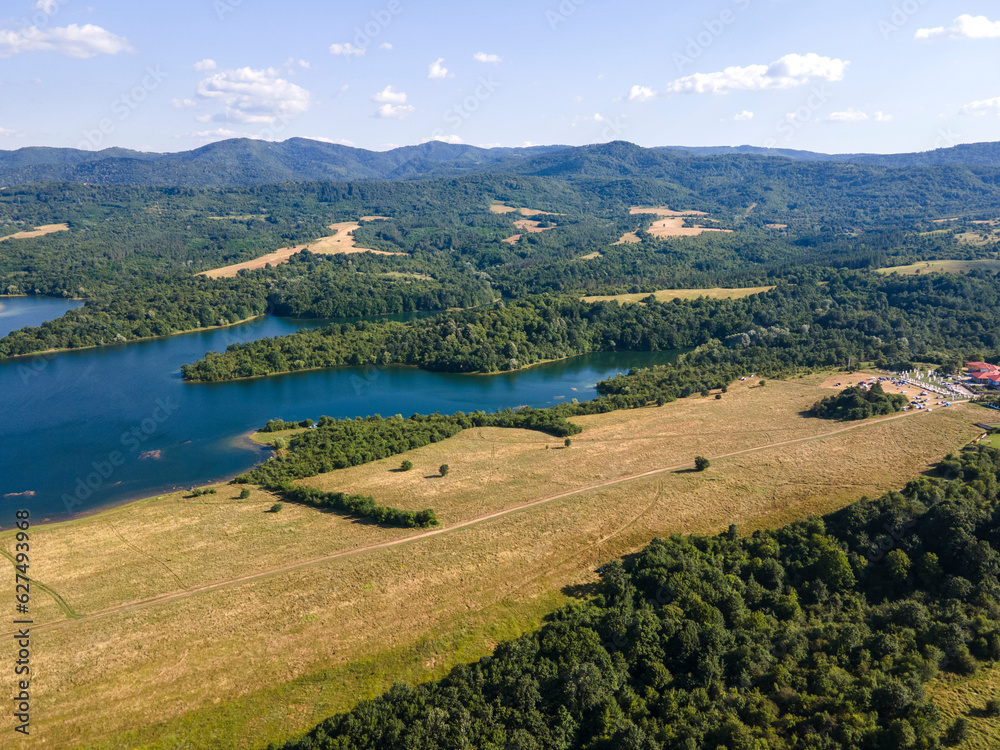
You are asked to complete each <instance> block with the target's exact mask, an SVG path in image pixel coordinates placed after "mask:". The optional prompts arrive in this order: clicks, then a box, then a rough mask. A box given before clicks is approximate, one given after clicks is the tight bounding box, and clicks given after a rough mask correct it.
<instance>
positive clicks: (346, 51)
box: [330, 42, 368, 57]
mask: <svg viewBox="0 0 1000 750" xmlns="http://www.w3.org/2000/svg"><path fill="white" fill-rule="evenodd" d="M367 51H368V50H367V48H365V47H355V46H354V45H353V44H351V43H350V42H348V43H347V44H331V45H330V54H331V55H343V56H344V57H361V56H362V55H364V54H365V52H367Z"/></svg>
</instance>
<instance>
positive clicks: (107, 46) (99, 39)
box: [0, 23, 135, 58]
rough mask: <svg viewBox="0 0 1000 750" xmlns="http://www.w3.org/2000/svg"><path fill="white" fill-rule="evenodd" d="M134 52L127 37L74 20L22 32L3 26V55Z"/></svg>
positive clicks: (0, 41) (0, 35)
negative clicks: (79, 23) (78, 24)
mask: <svg viewBox="0 0 1000 750" xmlns="http://www.w3.org/2000/svg"><path fill="white" fill-rule="evenodd" d="M134 51H135V50H133V49H132V45H131V44H129V41H128V39H126V38H125V37H121V36H116V35H115V34H112V33H111V32H110V31H108V30H107V29H102V28H101V27H100V26H94V25H92V24H86V25H85V26H77V25H76V24H75V23H74V24H70V25H69V26H62V27H57V28H51V29H39V28H38V27H36V26H30V27H28V28H25V29H22V30H20V31H11V30H9V29H0V57H13V56H14V55H16V54H18V53H21V52H59V53H62V54H64V55H67V56H69V57H79V58H87V57H96V56H97V55H117V54H118V53H119V52H134Z"/></svg>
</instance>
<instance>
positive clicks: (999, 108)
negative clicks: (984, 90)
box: [959, 96, 1000, 117]
mask: <svg viewBox="0 0 1000 750" xmlns="http://www.w3.org/2000/svg"><path fill="white" fill-rule="evenodd" d="M959 112H961V113H962V114H963V115H975V116H980V117H981V116H982V115H985V114H989V113H993V114H995V115H998V116H1000V96H997V97H995V98H993V99H982V100H980V101H977V102H972V103H971V104H966V105H965V106H964V107H962V109H960V110H959Z"/></svg>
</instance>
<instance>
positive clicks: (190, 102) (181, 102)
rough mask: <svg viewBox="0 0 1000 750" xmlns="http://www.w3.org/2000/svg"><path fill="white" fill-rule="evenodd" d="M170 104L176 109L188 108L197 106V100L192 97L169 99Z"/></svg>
mask: <svg viewBox="0 0 1000 750" xmlns="http://www.w3.org/2000/svg"><path fill="white" fill-rule="evenodd" d="M170 104H171V106H174V107H177V109H188V108H190V107H197V106H198V102H196V101H195V100H194V99H171V100H170Z"/></svg>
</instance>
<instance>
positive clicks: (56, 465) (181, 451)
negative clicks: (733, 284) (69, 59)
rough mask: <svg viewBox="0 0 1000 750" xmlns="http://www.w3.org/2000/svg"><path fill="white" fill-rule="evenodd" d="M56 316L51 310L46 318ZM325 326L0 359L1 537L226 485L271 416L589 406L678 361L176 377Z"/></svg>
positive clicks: (630, 356) (257, 452)
mask: <svg viewBox="0 0 1000 750" xmlns="http://www.w3.org/2000/svg"><path fill="white" fill-rule="evenodd" d="M36 302H37V300H35V299H21V298H7V299H3V300H2V303H3V304H4V309H5V311H8V312H9V314H10V316H11V317H12V318H16V317H17V316H18V315H34V316H35V318H37V317H38V316H39V315H41V314H43V313H42V312H41V311H40V308H39V307H37V306H35V303H36ZM58 302H59V304H60V305H63V306H65V305H67V304H71V303H67V302H63V301H61V300H60V301H58ZM76 304H79V303H76ZM21 305H23V306H24V310H20V311H19V309H18V308H19V307H20V306H21ZM65 309H68V308H65V307H63V308H61V309H60V308H58V307H55V306H53V307H51V308H49V310H50V312H52V313H53V315H52V316H51V317H58V316H59V315H60V314H62V312H64V311H65ZM410 317H412V316H410ZM396 319H402V318H401V317H397V318H396ZM39 322H41V321H40V320H35V321H34V322H33V323H29V324H34V325H37V324H38V323H39ZM329 322H330V321H316V320H311V321H307V320H289V319H282V318H274V317H267V318H260V319H258V320H254V321H250V322H248V323H243V324H240V325H237V326H233V327H230V328H225V329H218V330H213V331H201V332H197V333H190V334H185V335H178V336H171V337H168V338H161V339H155V340H151V341H142V342H137V343H132V344H120V345H114V346H108V347H102V348H95V349H86V350H80V351H72V352H63V353H59V354H50V355H40V356H35V357H23V358H18V359H13V360H6V361H3V362H0V394H2V396H0V399H2V402H0V403H2V410H0V411H2V413H0V445H2V448H3V457H2V460H0V519H3V520H0V527H8V526H9V525H10V523H12V521H11V520H8V519H12V518H13V515H12V514H11V513H8V512H7V511H13V509H15V508H20V507H26V508H29V509H30V510H31V511H32V517H33V518H34V517H36V516H37V518H38V519H39V520H42V519H43V518H53V519H57V518H65V517H68V516H70V515H73V514H74V513H80V512H86V511H91V510H96V509H99V508H101V507H105V506H109V505H114V504H118V503H121V502H125V501H128V500H132V499H138V498H142V497H148V496H153V495H157V494H162V493H164V492H167V491H170V490H175V489H179V488H187V487H190V486H197V485H202V484H207V483H209V482H215V481H220V480H224V479H229V478H232V477H233V476H235V475H237V474H239V473H241V472H243V471H246V470H247V469H249V468H251V467H252V466H253V465H255V464H256V463H259V462H260V461H263V460H265V459H266V458H267V457H268V456H269V455H270V453H269V452H268V451H265V450H264V449H262V448H260V447H258V446H255V445H254V444H252V443H251V442H250V441H249V440H247V438H246V435H247V434H248V433H249V432H251V431H253V430H255V429H257V428H259V427H261V426H263V425H264V423H265V422H267V421H268V420H269V419H274V418H281V419H286V420H301V419H306V418H312V419H318V418H319V417H320V416H323V415H327V416H331V417H339V418H344V417H358V416H370V415H374V414H381V415H383V416H390V415H393V414H402V415H404V416H409V415H411V414H414V413H423V414H426V413H434V412H441V413H443V414H450V413H454V412H456V411H465V412H470V411H475V410H476V409H482V410H484V411H496V410H498V409H504V408H508V407H518V406H533V407H544V406H551V405H554V404H557V403H560V402H562V401H570V400H572V399H574V398H577V399H579V400H580V401H586V400H589V399H592V398H594V397H595V396H596V395H597V392H596V389H595V385H596V383H597V382H598V381H599V380H603V379H605V378H608V377H612V376H614V375H615V374H616V373H618V372H627V371H628V370H629V369H630V368H632V367H644V366H649V365H652V364H663V363H667V362H670V361H673V359H674V358H675V357H676V353H673V352H652V353H642V352H639V353H637V352H618V353H607V354H590V355H584V356H581V357H575V358H573V359H569V360H563V361H560V362H553V363H549V364H546V365H540V366H538V367H534V368H530V369H527V370H524V371H521V372H514V373H504V374H500V375H490V376H484V375H456V374H446V373H432V372H425V371H422V370H418V369H416V368H412V367H380V368H354V367H352V368H341V369H336V370H321V371H313V372H303V373H295V374H291V375H283V376H277V377H271V378H261V379H257V380H248V381H239V382H234V383H218V384H211V385H206V384H192V383H185V382H184V381H183V380H182V379H181V375H180V366H181V365H182V364H185V363H188V362H195V361H196V360H198V359H200V358H201V357H203V356H204V355H205V353H206V352H208V351H224V350H225V349H226V347H227V346H229V345H230V344H233V343H242V342H247V341H253V340H256V339H260V338H265V337H269V336H281V335H285V334H288V333H292V332H294V331H296V330H298V329H300V328H306V327H311V328H319V327H324V326H326V325H328V324H329ZM80 498H83V499H80ZM67 499H69V500H71V501H73V502H72V503H71V504H67Z"/></svg>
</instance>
